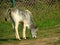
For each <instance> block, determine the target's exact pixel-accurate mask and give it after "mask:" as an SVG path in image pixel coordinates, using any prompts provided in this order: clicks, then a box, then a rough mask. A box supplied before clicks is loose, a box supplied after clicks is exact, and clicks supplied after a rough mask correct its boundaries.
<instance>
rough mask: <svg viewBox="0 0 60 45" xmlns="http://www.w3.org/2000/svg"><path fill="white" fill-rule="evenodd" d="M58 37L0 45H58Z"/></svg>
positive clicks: (2, 44)
mask: <svg viewBox="0 0 60 45" xmlns="http://www.w3.org/2000/svg"><path fill="white" fill-rule="evenodd" d="M58 40H59V37H51V38H40V39H34V40H21V41H18V42H4V43H1V44H0V45H60V44H58V42H57V41H58Z"/></svg>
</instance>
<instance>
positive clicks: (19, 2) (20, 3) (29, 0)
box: [0, 0, 60, 20]
mask: <svg viewBox="0 0 60 45" xmlns="http://www.w3.org/2000/svg"><path fill="white" fill-rule="evenodd" d="M15 1H16V6H15V7H17V8H20V9H28V10H30V11H31V12H32V13H33V15H35V16H34V18H38V19H36V20H41V18H43V16H42V15H44V16H47V15H48V14H49V13H51V11H54V10H56V11H58V10H59V7H60V6H59V3H60V0H15ZM57 2H58V3H57ZM7 8H12V2H11V0H0V19H1V18H4V14H5V12H6V9H7ZM44 18H45V17H44Z"/></svg>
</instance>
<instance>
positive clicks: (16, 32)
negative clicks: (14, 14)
mask: <svg viewBox="0 0 60 45" xmlns="http://www.w3.org/2000/svg"><path fill="white" fill-rule="evenodd" d="M18 25H19V23H18V22H17V23H15V27H14V29H15V36H16V39H19V40H21V39H20V37H19V34H18Z"/></svg>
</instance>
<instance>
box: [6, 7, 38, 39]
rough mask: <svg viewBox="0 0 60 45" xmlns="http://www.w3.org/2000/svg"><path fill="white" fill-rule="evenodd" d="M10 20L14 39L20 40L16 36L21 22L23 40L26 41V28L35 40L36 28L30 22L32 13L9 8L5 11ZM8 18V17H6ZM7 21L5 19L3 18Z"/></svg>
mask: <svg viewBox="0 0 60 45" xmlns="http://www.w3.org/2000/svg"><path fill="white" fill-rule="evenodd" d="M7 12H8V13H9V14H10V15H9V16H10V18H11V20H12V25H13V28H14V30H15V35H16V39H19V40H21V39H20V37H19V34H18V25H19V23H20V22H23V38H24V39H26V34H25V33H26V27H28V29H30V31H31V34H32V37H33V38H36V34H37V27H36V26H35V25H34V24H33V22H32V18H31V16H32V13H31V12H30V11H29V10H19V9H17V8H11V9H8V11H7ZM7 16H8V15H7ZM5 20H7V18H5Z"/></svg>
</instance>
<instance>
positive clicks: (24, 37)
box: [23, 21, 26, 39]
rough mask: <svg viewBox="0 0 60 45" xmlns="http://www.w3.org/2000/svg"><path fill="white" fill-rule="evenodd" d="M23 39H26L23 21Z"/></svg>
mask: <svg viewBox="0 0 60 45" xmlns="http://www.w3.org/2000/svg"><path fill="white" fill-rule="evenodd" d="M23 38H24V39H26V22H25V21H24V25H23Z"/></svg>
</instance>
